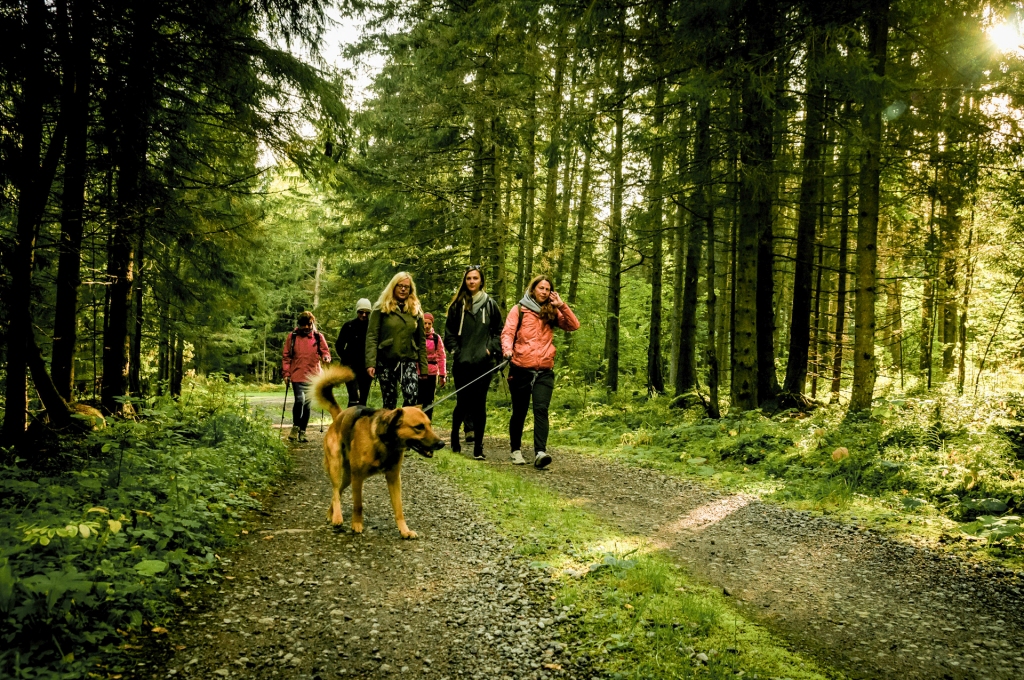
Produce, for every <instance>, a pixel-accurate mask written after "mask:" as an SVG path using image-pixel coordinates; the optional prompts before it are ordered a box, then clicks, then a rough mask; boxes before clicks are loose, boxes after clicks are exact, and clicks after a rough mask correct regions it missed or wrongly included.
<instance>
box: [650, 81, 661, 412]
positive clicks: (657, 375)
mask: <svg viewBox="0 0 1024 680" xmlns="http://www.w3.org/2000/svg"><path fill="white" fill-rule="evenodd" d="M664 104H665V80H664V79H663V78H659V79H658V82H657V84H656V85H655V93H654V129H655V131H656V134H658V135H659V136H658V138H657V139H656V140H655V142H654V148H653V149H652V150H651V184H650V189H649V194H650V201H651V230H652V232H653V233H652V234H651V239H652V244H651V323H650V335H649V339H648V342H647V392H648V393H649V394H662V393H663V392H664V391H665V376H664V366H663V365H662V358H661V312H662V304H661V302H662V300H661V299H662V296H663V292H662V274H663V269H664V259H665V258H664V253H663V252H662V242H663V239H662V233H661V228H662V220H663V205H664V198H663V196H662V179H663V176H664V171H665V144H664V142H663V141H662V139H661V136H660V135H661V131H662V127H663V126H664V124H665V109H664Z"/></svg>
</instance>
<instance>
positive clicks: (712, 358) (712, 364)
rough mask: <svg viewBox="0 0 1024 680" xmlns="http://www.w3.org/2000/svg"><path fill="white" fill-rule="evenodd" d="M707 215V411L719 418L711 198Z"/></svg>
mask: <svg viewBox="0 0 1024 680" xmlns="http://www.w3.org/2000/svg"><path fill="white" fill-rule="evenodd" d="M708 171H710V163H709V164H708ZM706 179H707V180H709V182H708V184H707V185H706V186H705V187H704V189H705V191H707V193H708V194H709V196H710V195H713V194H712V192H711V187H710V177H706ZM704 204H705V206H706V208H705V213H706V214H705V217H704V222H705V224H706V225H707V230H708V234H707V239H708V268H707V276H706V279H707V282H708V319H707V322H708V347H707V362H708V404H707V411H708V417H710V418H719V417H721V413H720V412H719V410H718V353H717V351H716V348H715V330H716V329H715V321H716V317H715V314H716V312H717V310H716V309H715V306H716V304H717V302H718V295H717V293H716V291H715V211H714V206H713V205H712V202H711V200H710V198H709V199H706V200H705V201H704Z"/></svg>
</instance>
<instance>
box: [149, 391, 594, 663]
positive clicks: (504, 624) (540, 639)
mask: <svg viewBox="0 0 1024 680" xmlns="http://www.w3.org/2000/svg"><path fill="white" fill-rule="evenodd" d="M266 401H267V402H268V405H271V404H272V400H270V399H268V400H266ZM277 409H278V411H277V414H278V417H280V402H277ZM315 422H316V421H315V419H314V423H315ZM286 426H290V423H288V422H287V421H286ZM316 430H317V427H316V426H314V425H311V427H310V438H311V441H310V442H309V443H308V444H305V445H301V446H299V447H296V448H295V449H294V453H295V457H296V470H295V472H294V474H293V475H292V477H291V478H290V479H288V480H286V483H285V484H284V485H283V486H282V488H281V489H280V491H279V493H278V494H277V495H275V496H274V497H273V498H271V499H270V500H269V501H268V502H267V503H266V505H265V511H264V513H262V515H261V516H259V518H258V521H257V522H254V523H250V524H249V525H248V527H247V531H248V534H247V535H244V536H242V537H241V541H242V542H241V545H240V546H238V547H237V548H235V549H233V550H232V551H231V552H230V554H227V555H223V557H225V563H226V564H227V567H226V576H225V580H223V581H222V582H221V585H220V587H219V588H218V589H217V590H216V591H214V592H209V593H207V594H206V595H205V596H203V597H201V598H197V599H200V600H201V601H199V602H196V605H195V606H193V607H191V608H190V609H188V610H187V611H186V612H185V613H184V615H183V616H182V618H181V620H180V621H177V622H174V623H173V624H171V625H169V626H168V628H169V629H170V633H169V634H168V636H167V637H166V638H164V640H165V644H166V645H167V646H168V647H167V648H168V649H169V650H170V653H169V655H168V656H167V657H165V658H164V659H163V660H161V661H160V662H155V663H154V662H150V664H145V665H144V664H140V666H139V667H137V668H136V672H135V674H134V675H136V676H137V677H153V678H166V677H179V678H180V677H190V678H204V679H205V678H219V677H225V678H227V677H246V678H313V679H317V678H334V677H339V676H341V677H390V676H392V675H404V676H405V677H416V678H439V679H441V678H451V679H452V680H454V679H455V678H477V679H481V680H482V679H484V678H486V679H488V680H491V679H494V678H535V679H538V680H544V679H546V678H556V677H557V678H589V677H590V673H588V672H587V670H586V667H585V666H584V665H581V664H580V663H578V662H577V660H573V659H570V658H569V656H570V654H569V650H566V649H565V647H564V645H563V644H562V643H561V642H560V641H559V640H560V638H561V637H562V634H563V626H565V625H569V624H568V623H567V622H566V619H567V616H568V614H567V613H566V612H563V611H562V610H561V609H556V608H555V607H554V605H552V604H551V599H550V598H549V597H548V595H547V592H546V590H547V588H548V587H549V586H548V585H545V584H544V583H537V582H535V579H536V573H537V572H535V571H530V570H529V568H528V563H527V562H525V561H523V560H521V559H519V558H518V557H516V556H514V555H513V554H512V552H511V550H510V547H511V546H510V545H509V544H508V543H507V542H505V541H504V540H503V539H502V538H501V537H500V536H499V535H498V534H497V533H496V532H495V530H494V527H493V526H492V525H490V524H489V523H488V522H486V521H482V520H481V519H480V515H479V511H478V509H477V508H476V506H474V505H473V503H472V501H470V500H469V499H468V498H467V497H466V496H465V495H463V494H462V493H461V492H460V491H459V490H458V489H456V488H455V487H453V486H452V485H451V484H449V483H448V482H447V481H446V480H445V479H444V478H443V477H441V476H439V475H438V474H437V473H435V472H434V471H433V469H432V468H431V466H430V465H429V464H428V463H426V462H424V461H423V460H422V459H415V458H413V459H407V463H406V466H405V467H404V468H403V482H404V484H403V491H404V497H405V512H406V518H407V520H408V522H409V525H410V527H412V528H413V529H414V530H416V531H417V532H419V535H420V539H419V540H415V541H403V540H402V539H401V538H400V537H399V535H398V531H397V529H396V528H395V525H394V519H393V514H392V511H391V506H390V503H389V501H388V496H387V489H386V486H385V484H384V480H383V478H382V477H374V478H372V479H371V480H370V481H369V482H368V483H367V486H366V499H365V502H366V511H365V515H366V523H367V528H366V531H365V533H364V534H363V535H361V536H357V535H355V534H353V533H352V532H351V531H350V530H349V529H348V527H347V524H346V528H345V530H344V531H341V532H335V531H334V530H333V529H332V528H330V527H329V526H328V525H327V523H326V507H327V501H328V500H329V498H330V495H329V494H330V491H329V489H330V487H329V484H328V482H327V479H326V475H325V474H324V472H323V469H322V461H323V453H322V448H321V444H320V441H321V439H320V434H319V433H318V432H317V431H316ZM443 455H450V454H443ZM350 499H351V496H348V497H347V499H346V506H345V513H346V519H348V518H349V516H350V514H351V500H350ZM584 662H585V660H584ZM555 666H561V667H562V670H557V669H556V668H554V667H555Z"/></svg>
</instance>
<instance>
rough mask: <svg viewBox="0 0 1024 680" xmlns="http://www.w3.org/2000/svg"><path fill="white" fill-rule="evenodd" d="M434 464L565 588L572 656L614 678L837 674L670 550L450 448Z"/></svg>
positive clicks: (562, 600)
mask: <svg viewBox="0 0 1024 680" xmlns="http://www.w3.org/2000/svg"><path fill="white" fill-rule="evenodd" d="M433 464H434V465H435V467H436V469H437V470H439V471H440V472H441V473H443V474H445V475H446V476H448V477H449V478H450V479H452V480H453V481H455V482H456V483H457V484H458V485H459V486H460V487H462V488H463V489H464V490H465V491H467V492H468V493H469V494H470V495H471V496H472V497H473V498H474V499H475V500H476V501H477V502H478V503H479V504H480V505H481V506H482V507H483V509H484V511H485V512H486V513H487V514H488V515H489V516H490V518H491V519H492V520H493V521H494V522H495V523H496V524H497V525H498V528H499V530H500V531H501V532H502V533H504V534H505V535H507V536H508V537H510V538H511V539H512V540H514V541H515V543H516V546H517V550H518V551H519V553H520V554H522V555H524V556H527V557H530V558H531V559H532V560H533V562H532V563H531V567H533V568H534V569H535V570H536V572H537V574H538V577H543V575H544V574H545V573H546V574H547V576H550V577H551V578H552V579H554V580H555V582H556V583H557V584H558V585H559V586H560V588H559V589H558V590H557V595H556V597H557V598H558V600H557V603H558V604H560V605H562V606H565V607H569V612H570V615H571V616H574V617H575V625H574V626H573V627H572V630H573V633H572V635H573V639H571V640H564V641H563V642H567V643H569V648H570V649H572V650H573V654H574V656H578V655H581V654H585V655H587V656H588V657H590V658H591V659H592V660H593V661H594V662H595V664H596V665H597V666H598V667H600V668H601V669H602V670H603V671H604V672H606V673H607V674H608V675H609V677H612V678H691V677H699V678H727V677H728V678H736V677H743V678H782V677H785V678H792V679H794V680H795V679H798V678H804V679H807V680H811V679H815V678H827V677H840V676H839V674H837V673H835V672H833V671H830V670H827V669H824V668H821V667H819V666H818V665H817V664H816V663H814V662H813V661H810V660H808V659H806V658H804V657H802V656H800V655H799V654H796V653H794V652H790V651H788V650H786V649H785V648H783V646H782V645H781V643H780V642H779V641H778V640H776V639H774V638H773V637H772V636H771V635H770V634H769V633H768V632H767V631H766V630H765V629H764V628H762V627H761V626H759V625H756V624H753V623H751V622H749V621H747V620H745V619H744V618H742V617H741V616H740V615H739V614H738V613H737V612H736V611H734V610H733V609H732V608H731V607H730V606H729V604H728V603H727V601H726V600H725V599H724V597H723V595H722V594H721V593H720V592H718V591H717V590H715V589H712V588H708V587H705V586H701V585H698V584H695V583H694V582H692V581H691V580H689V579H688V577H687V576H686V574H685V573H684V572H683V571H682V569H680V568H679V567H678V566H677V565H676V564H674V563H673V562H672V560H671V559H669V558H668V557H667V556H666V555H664V554H662V553H660V552H658V551H656V550H652V549H651V548H650V547H649V546H646V545H644V544H643V543H642V542H641V541H639V540H638V539H637V538H635V537H631V536H627V535H624V534H622V533H620V532H619V531H617V530H616V529H614V528H612V527H609V526H607V525H605V524H603V523H601V522H600V521H598V520H597V519H596V518H595V517H594V516H593V515H591V514H589V513H587V512H585V511H583V510H581V509H580V508H578V507H576V506H574V505H573V504H572V502H570V501H567V500H565V499H563V498H561V497H559V496H558V495H556V494H554V493H552V492H550V491H548V490H547V489H545V488H543V487H541V486H539V485H537V484H533V483H531V482H529V481H527V480H525V479H523V478H522V477H520V476H518V475H516V474H513V473H510V472H505V471H502V470H499V469H497V468H495V467H493V466H490V465H481V464H480V463H477V462H474V461H471V460H469V459H466V458H463V457H461V456H456V455H452V454H450V453H447V452H446V453H443V454H442V455H440V456H438V457H437V458H435V459H434V463H433Z"/></svg>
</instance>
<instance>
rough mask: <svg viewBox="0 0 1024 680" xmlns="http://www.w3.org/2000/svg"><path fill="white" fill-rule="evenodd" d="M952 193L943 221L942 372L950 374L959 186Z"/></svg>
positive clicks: (955, 304) (956, 312)
mask: <svg viewBox="0 0 1024 680" xmlns="http://www.w3.org/2000/svg"><path fill="white" fill-rule="evenodd" d="M953 192H954V194H955V197H954V198H953V200H951V201H950V202H949V203H947V204H946V219H945V220H944V223H943V225H942V227H943V228H942V229H941V232H942V246H941V250H942V283H943V294H942V372H943V373H944V374H949V373H950V372H952V370H953V368H954V365H955V364H954V356H955V355H954V352H955V350H956V338H957V335H958V330H959V328H958V325H959V318H958V317H959V310H958V307H959V304H958V299H957V298H958V294H959V291H958V290H957V288H958V286H957V264H958V262H957V256H958V255H959V250H960V234H961V228H962V225H961V221H962V220H961V217H960V208H961V205H962V200H963V199H962V195H961V190H960V188H959V187H957V188H955V189H953Z"/></svg>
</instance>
